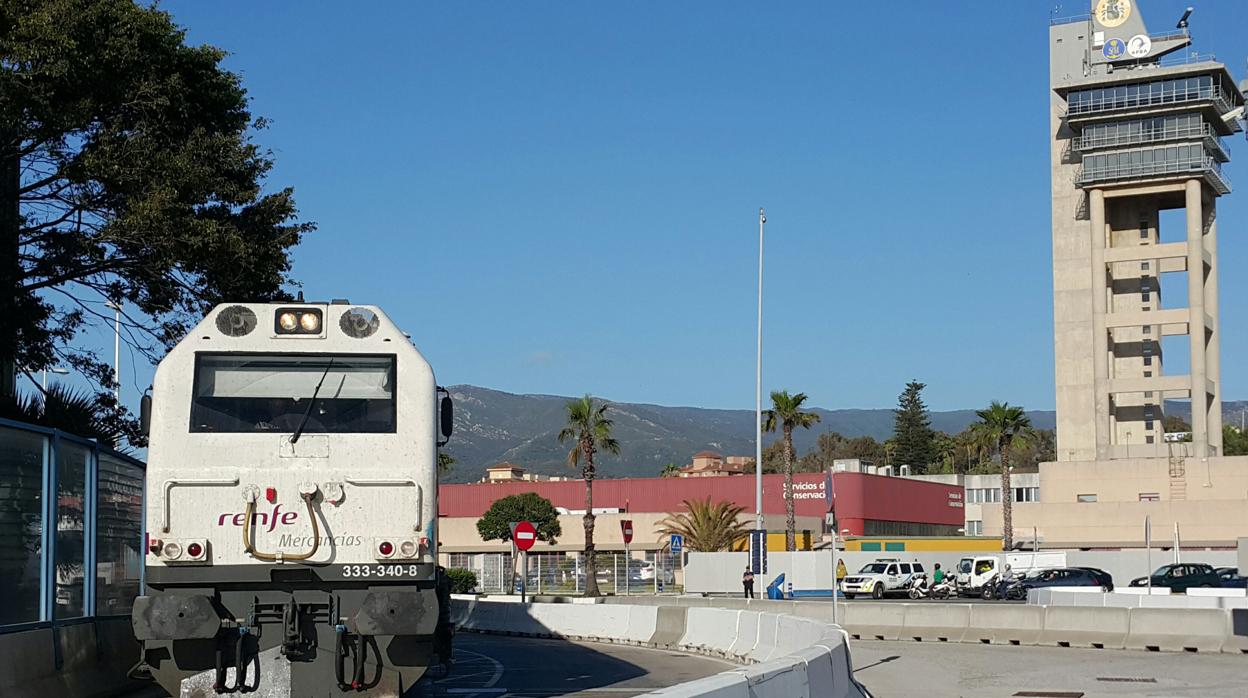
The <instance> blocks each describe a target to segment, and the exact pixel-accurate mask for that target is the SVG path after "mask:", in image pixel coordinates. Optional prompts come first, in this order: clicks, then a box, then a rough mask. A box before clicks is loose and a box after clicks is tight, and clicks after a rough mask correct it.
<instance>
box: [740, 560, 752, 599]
mask: <svg viewBox="0 0 1248 698" xmlns="http://www.w3.org/2000/svg"><path fill="white" fill-rule="evenodd" d="M741 586H742V587H744V588H745V598H747V599H752V598H754V571H753V570H751V569H750V568H749V567H746V568H745V574H743V575H741Z"/></svg>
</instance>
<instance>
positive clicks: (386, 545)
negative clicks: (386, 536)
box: [377, 540, 394, 557]
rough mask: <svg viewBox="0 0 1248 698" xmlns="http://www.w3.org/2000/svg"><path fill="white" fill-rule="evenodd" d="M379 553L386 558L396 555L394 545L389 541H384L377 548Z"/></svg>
mask: <svg viewBox="0 0 1248 698" xmlns="http://www.w3.org/2000/svg"><path fill="white" fill-rule="evenodd" d="M377 552H379V553H381V554H382V555H384V556H385V557H390V556H391V555H393V554H394V543H391V542H390V541H388V540H383V541H382V542H381V544H380V545H378V546H377Z"/></svg>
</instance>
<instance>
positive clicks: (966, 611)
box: [901, 603, 971, 642]
mask: <svg viewBox="0 0 1248 698" xmlns="http://www.w3.org/2000/svg"><path fill="white" fill-rule="evenodd" d="M905 606H906V609H905V615H904V616H903V624H902V631H901V637H902V638H903V639H907V640H918V641H920V642H922V641H924V640H928V641H935V642H962V639H963V638H964V637H966V629H967V627H969V626H970V624H971V607H970V606H969V605H967V604H917V603H916V604H905Z"/></svg>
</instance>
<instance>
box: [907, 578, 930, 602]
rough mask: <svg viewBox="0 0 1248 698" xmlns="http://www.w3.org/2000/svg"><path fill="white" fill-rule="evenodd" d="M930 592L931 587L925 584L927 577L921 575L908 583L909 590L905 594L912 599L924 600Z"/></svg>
mask: <svg viewBox="0 0 1248 698" xmlns="http://www.w3.org/2000/svg"><path fill="white" fill-rule="evenodd" d="M930 592H931V587H929V586H928V583H927V575H924V574H921V575H919V576H917V577H915V578H914V579H913V580H911V582H910V588H909V589H908V590H907V591H906V593H907V594H908V595H909V596H910V598H912V599H922V598H926V597H927V596H928V595H929V594H930Z"/></svg>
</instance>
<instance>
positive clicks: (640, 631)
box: [624, 606, 659, 645]
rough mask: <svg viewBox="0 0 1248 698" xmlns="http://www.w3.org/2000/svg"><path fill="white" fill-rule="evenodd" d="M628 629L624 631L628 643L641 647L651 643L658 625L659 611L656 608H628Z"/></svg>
mask: <svg viewBox="0 0 1248 698" xmlns="http://www.w3.org/2000/svg"><path fill="white" fill-rule="evenodd" d="M627 608H628V627H627V629H626V630H625V631H624V640H625V641H626V642H629V643H632V644H635V645H641V644H645V643H648V642H650V638H652V637H654V631H655V627H656V626H657V625H658V619H659V609H658V608H657V607H655V606H628V607H627Z"/></svg>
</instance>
